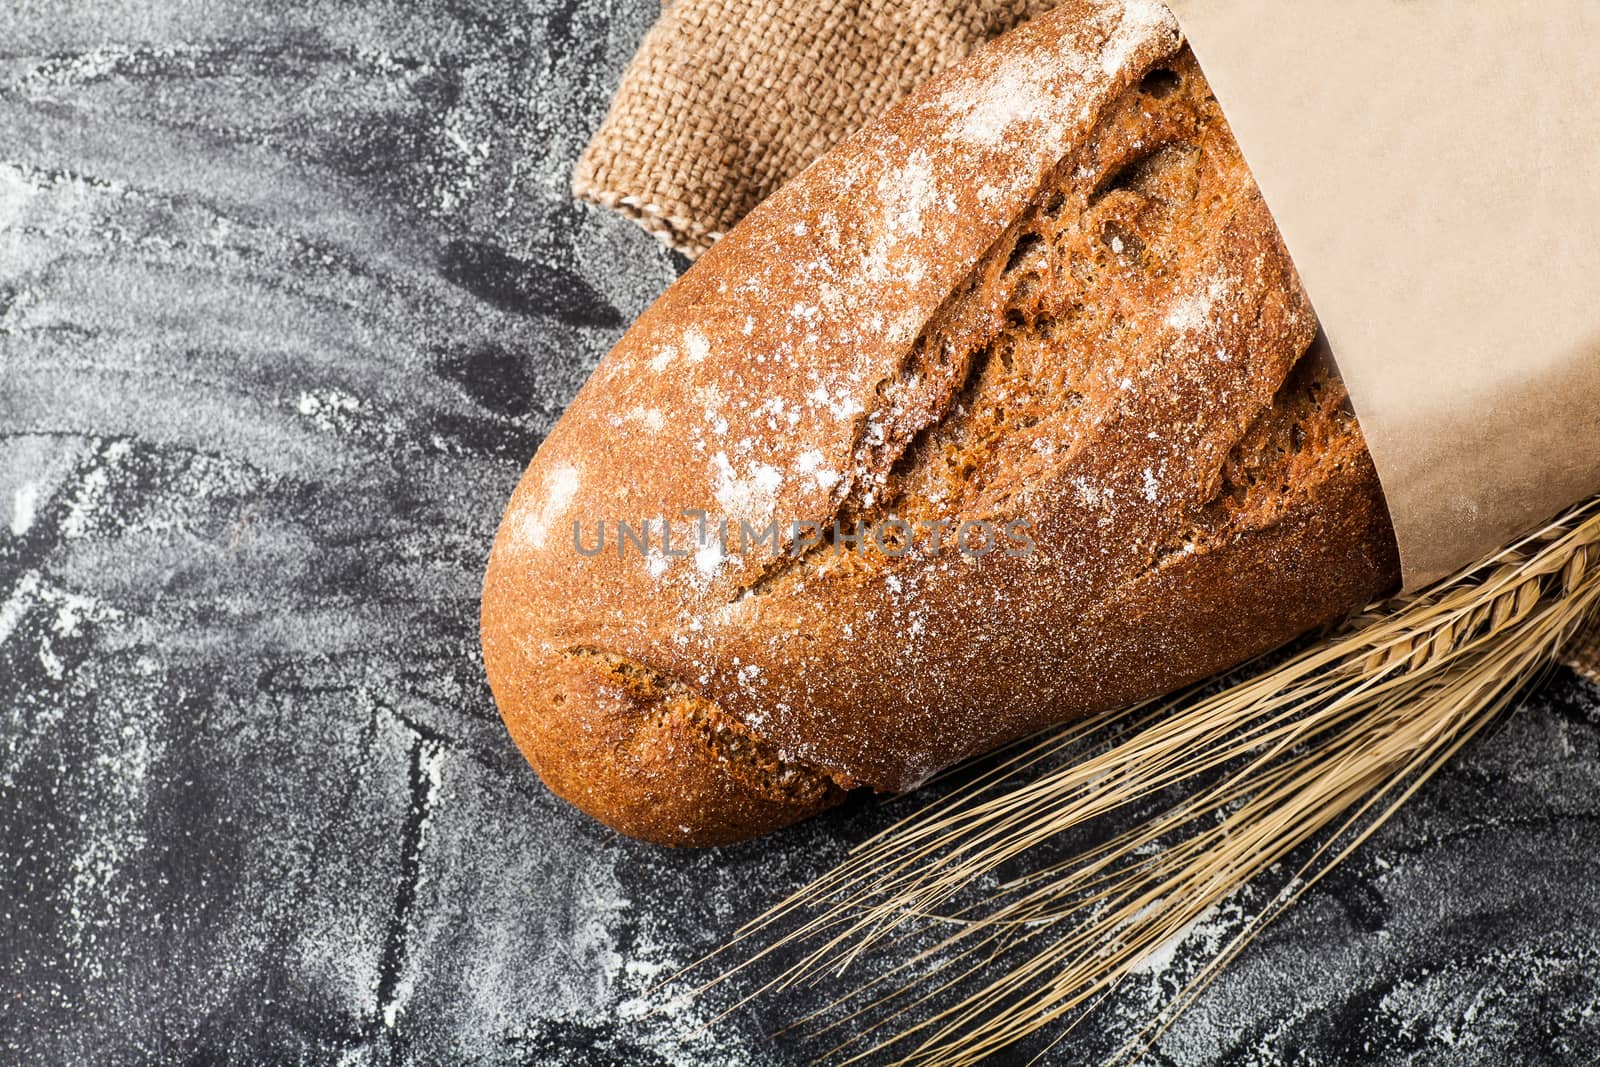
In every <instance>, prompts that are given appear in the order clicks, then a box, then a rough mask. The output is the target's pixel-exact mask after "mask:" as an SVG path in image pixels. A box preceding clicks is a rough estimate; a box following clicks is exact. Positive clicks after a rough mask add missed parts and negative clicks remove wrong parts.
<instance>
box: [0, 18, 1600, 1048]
mask: <svg viewBox="0 0 1600 1067" xmlns="http://www.w3.org/2000/svg"><path fill="white" fill-rule="evenodd" d="M656 9H657V4H656V3H655V0H638V2H636V3H630V4H627V5H623V6H621V7H620V8H619V9H617V10H611V9H609V8H608V7H606V6H605V5H601V4H598V3H595V2H593V0H567V2H548V0H535V2H534V3H531V4H524V3H513V2H508V0H474V2H467V0H456V2H451V0H418V2H415V3H380V2H377V0H371V2H365V3H363V2H356V0H347V2H343V0H304V2H296V3H267V4H263V3H259V2H254V0H213V2H210V3H206V4H193V3H185V2H182V0H147V2H137V3H135V2H132V0H105V2H103V3H95V4H77V3H67V2H64V0H56V2H50V0H12V3H11V4H10V5H8V7H7V10H6V12H5V14H4V15H3V16H0V698H3V700H0V714H3V719H0V1060H3V1061H5V1062H8V1063H9V1062H18V1063H66V1062H74V1063H155V1062H163V1063H170V1062H188V1061H192V1062H205V1063H210V1062H226V1061H232V1062H246V1061H268V1062H287V1061H302V1062H314V1063H335V1062H338V1063H350V1064H363V1063H377V1062H402V1063H437V1062H462V1063H539V1064H545V1063H550V1064H589V1063H594V1064H601V1063H606V1064H609V1063H627V1064H636V1063H637V1064H703V1063H704V1064H747V1063H766V1064H782V1063H788V1062H796V1061H797V1057H798V1053H797V1051H796V1050H795V1048H794V1047H792V1046H791V1045H788V1044H785V1043H784V1042H782V1041H778V1042H773V1041H770V1040H767V1039H766V1038H764V1037H762V1036H761V1035H762V1033H763V1032H764V1030H765V1029H767V1028H769V1027H771V1026H773V1025H774V1024H776V1023H777V1022H779V1021H781V1020H783V1019H786V1018H790V1017H792V1016H793V1015H794V1014H795V1013H796V1012H797V1011H798V1010H799V1009H801V1008H802V1007H804V1002H803V1001H800V1000H796V1001H791V1002H767V1003H765V1004H764V1005H763V1006H762V1007H761V1008H760V1009H759V1010H758V1011H757V1012H755V1013H753V1014H748V1015H742V1016H736V1017H734V1018H733V1019H731V1020H729V1021H727V1022H725V1023H722V1024H719V1025H718V1026H717V1027H714V1028H711V1029H702V1028H701V1024H702V1023H704V1022H705V1021H707V1020H708V1019H709V1018H710V1016H711V1014H712V1009H711V1007H709V1006H706V1005H702V1004H690V1005H687V1006H684V1005H679V1006H677V1007H676V1008H673V1009H671V1010H667V1011H664V1012H659V1013H656V1014H653V1015H644V1014H643V1012H642V1007H643V1005H644V1001H642V1000H641V999H640V998H641V996H642V994H643V993H644V991H645V990H646V988H647V987H648V986H649V985H650V984H651V983H652V982H653V981H654V979H655V977H656V976H657V975H658V974H660V973H662V972H663V971H666V970H670V969H671V968H673V967H675V966H677V965H679V964H682V963H685V962H688V961H689V960H691V959H693V958H695V957H696V956H697V955H698V954H700V953H701V952H703V951H705V950H707V949H708V948H710V947H712V946H714V945H716V944H717V943H718V942H719V941H720V940H721V939H722V938H723V937H724V936H725V935H726V934H727V933H728V932H729V931H731V930H732V929H733V928H734V926H736V925H737V923H738V922H739V921H740V920H742V919H743V918H747V917H749V916H751V915H753V914H755V913H756V912H758V911H759V910H760V909H761V908H762V907H763V906H764V905H765V904H767V903H770V902H771V901H773V900H774V899H776V898H777V897H778V896H779V895H781V894H782V893H783V892H785V891H787V890H789V889H792V888H794V887H796V886H798V885H800V884H802V883H803V882H805V881H806V880H807V879H809V878H810V877H812V876H814V875H815V874H817V873H819V872H821V871H822V870H824V869H825V868H826V867H827V866H828V865H829V864H830V863H832V862H833V861H834V860H836V859H837V858H838V857H839V856H840V855H842V853H843V851H844V849H845V848H846V847H847V845H848V844H849V843H850V842H852V841H856V840H859V839H860V838H861V837H863V836H864V835H865V834H866V833H867V832H868V831H869V830H870V829H871V828H873V827H876V826H879V825H881V824H882V823H883V821H884V820H885V819H886V818H887V817H888V814H887V810H886V809H884V808H882V807H880V806H878V805H874V804H855V805H852V806H850V807H849V808H847V809H846V810H844V811H842V812H839V813H835V814H834V815H831V816H829V817H826V818H824V819H820V820H817V821H815V822H813V823H811V824H810V825H808V826H805V827H802V828H799V829H796V830H794V831H791V832H788V833H784V834H780V835H777V836H775V837H773V838H771V839H769V840H767V841H763V842H759V843H756V844H753V845H749V846H745V847H741V848H735V849H728V850H723V851H720V852H703V853H675V852H665V851H661V850H658V849H654V848H651V847H649V846H644V845H640V844H637V843H634V842H630V841H626V840H622V839H619V838H617V837H616V836H614V835H613V834H611V833H609V832H608V831H606V830H605V829H603V828H601V827H599V826H597V825H595V824H593V823H591V822H589V821H587V820H585V819H584V818H582V817H580V816H578V815H576V814H575V813H574V812H572V811H570V810H568V809H567V808H565V807H564V806H562V805H561V804H559V803H558V802H556V801H555V800H553V799H552V798H551V797H550V796H549V795H548V794H547V793H546V792H545V791H544V790H543V789H542V787H541V786H540V785H539V783H538V782H537V780H536V779H535V778H534V777H533V775H532V774H531V773H530V772H529V771H528V770H527V769H526V767H525V766H524V765H523V764H522V761H521V759H520V758H519V757H518V755H517V753H516V752H515V751H514V749H513V748H512V746H511V745H510V743H509V742H508V740H507V739H506V737H505V735H504V733H503V731H502V729H501V727H500V724H499V721H498V719H497V717H496V715H495V712H494V708H493V705H492V703H491V700H490V697H489V694H488V690H487V688H486V686H485V684H484V681H483V677H482V670H481V664H480V661H479V656H478V650H477V641H476V618H477V599H476V596H477V591H478V583H479V578H480V573H481V568H482V565H483V562H484V558H485V554H486V552H487V548H488V545H489V541H490V537H491V535H492V533H493V530H494V527H495V523H496V521H497V519H498V517H499V512H500V508H501V506H502V504H503V503H504V501H505V499H506V497H507V495H508V494H509V492H510V490H511V487H512V485H513V484H514V482H515V480H516V477H517V475H518V473H519V471H520V469H521V468H522V466H523V464H524V463H525V462H526V461H527V459H528V458H529V456H530V455H531V454H532V453H533V450H534V448H535V446H536V444H537V443H538V441H539V439H540V436H541V434H543V433H544V432H545V431H546V430H547V429H548V428H549V426H550V424H551V422H552V421H553V419H554V418H555V417H556V415H557V414H558V413H559V412H560V411H561V409H562V406H563V405H564V404H565V403H566V402H567V401H568V400H569V399H570V397H571V396H572V394H573V393H574V391H575V390H576V389H577V387H578V385H579V384H580V383H581V381H582V380H583V377H584V375H585V374H586V372H587V371H588V370H589V368H591V367H592V366H593V365H594V363H595V361H596V360H597V359H598V358H599V356H600V354H601V353H602V352H603V351H604V350H605V349H606V348H607V346H608V345H609V344H610V343H611V342H613V341H614V340H615V339H616V337H617V336H618V335H619V333H620V332H621V329H622V328H623V325H624V324H625V323H626V322H627V321H629V320H630V319H631V318H632V316H634V315H635V314H637V313H638V312H639V311H640V310H641V309H642V308H643V307H644V306H645V305H646V304H647V303H648V302H649V300H650V299H651V298H652V297H653V296H654V294H655V293H657V292H658V291H659V290H660V289H661V288H662V287H663V286H665V285H666V284H667V283H668V282H669V281H670V280H671V278H672V277H673V275H674V272H675V269H676V265H675V263H674V261H673V260H672V258H671V257H670V256H669V255H668V254H667V253H665V252H663V251H661V250H660V249H659V248H658V247H657V246H655V245H654V244H653V243H652V242H651V241H650V240H649V239H648V238H647V237H645V236H644V235H643V234H641V233H639V232H637V231H636V230H635V229H634V228H633V227H632V226H631V225H629V224H627V223H625V222H623V221H622V220H620V219H617V218H613V217H610V216H608V215H607V214H605V213H603V212H599V211H596V210H592V209H589V208H587V207H583V206H578V205H575V204H573V203H571V202H570V201H569V199H568V197H567V194H566V176H567V174H568V171H569V168H570V166H571V164H572V161H573V160H574V158H575V157H576V154H577V152H578V150H579V148H580V147H581V145H582V143H583V141H584V139H585V138H586V136H587V134H588V133H589V132H590V130H591V129H592V128H593V126H594V125H595V123H596V122H597V121H598V118H599V115H600V114H601V112H602V111H603V108H604V103H605V99H606V94H607V91H608V89H609V87H610V86H611V85H612V84H613V83H614V79H615V78H616V76H617V74H618V72H619V71H620V70H621V67H622V65H623V64H624V63H625V61H626V59H627V57H628V56H629V55H630V54H631V52H632V49H633V48H634V46H635V44H636V43H637V40H638V38H639V36H640V35H641V34H642V33H643V31H644V28H645V27H646V26H647V25H648V22H649V20H650V18H651V16H652V14H653V12H654V11H655V10H656ZM1597 881H1600V698H1597V694H1596V692H1595V690H1594V689H1592V688H1590V687H1587V686H1586V685H1584V684H1583V683H1580V682H1579V681H1577V680H1576V679H1575V678H1573V677H1572V676H1570V675H1568V674H1560V675H1557V676H1555V677H1554V678H1553V679H1552V680H1551V681H1550V682H1549V683H1547V684H1546V685H1544V686H1543V687H1542V688H1541V689H1540V690H1539V691H1537V692H1536V693H1535V694H1534V695H1533V696H1532V697H1531V698H1530V699H1529V700H1528V701H1527V702H1526V705H1525V706H1524V707H1523V708H1522V709H1521V710H1520V711H1519V712H1518V713H1517V715H1516V716H1515V717H1513V718H1512V719H1510V721H1509V722H1508V724H1507V725H1506V726H1505V727H1504V728H1503V729H1501V730H1500V731H1498V732H1497V733H1496V734H1494V735H1493V736H1491V737H1488V738H1485V739H1483V740H1481V741H1480V742H1478V743H1476V744H1474V745H1473V746H1472V748H1471V749H1470V750H1469V752H1468V753H1466V754H1465V755H1464V756H1463V757H1462V758H1461V759H1459V760H1458V761H1457V762H1456V763H1455V765H1454V766H1453V767H1452V768H1451V769H1450V770H1449V771H1448V772H1447V773H1445V774H1444V775H1442V776H1441V777H1440V778H1439V779H1438V780H1437V781H1435V782H1434V783H1433V784H1431V785H1430V786H1429V787H1428V788H1426V789H1425V790H1424V791H1423V793H1422V794H1421V795H1420V796H1419V797H1418V798H1417V800H1416V801H1415V802H1414V803H1413V804H1412V805H1411V806H1410V807H1409V809H1408V810H1406V811H1405V812H1404V813H1403V814H1402V816H1401V817H1399V818H1398V819H1397V821H1396V822H1395V823H1394V824H1392V825H1391V826H1390V827H1389V828H1387V829H1386V830H1385V831H1384V832H1383V833H1382V834H1381V835H1380V836H1379V838H1378V839H1377V840H1376V841H1374V842H1372V843H1371V844H1370V845H1369V846H1368V847H1366V848H1364V849H1363V850H1362V851H1361V852H1360V853H1359V854H1358V855H1357V856H1356V857H1355V858H1354V859H1353V860H1352V861H1351V862H1350V863H1349V864H1348V865H1347V866H1346V867H1345V868H1344V869H1342V870H1341V871H1340V872H1339V873H1338V875H1337V876H1336V877H1334V878H1332V879H1330V880H1329V881H1328V882H1326V883H1324V884H1322V885H1320V886H1318V887H1317V888H1316V889H1315V890H1314V891H1313V892H1311V893H1310V894H1309V896H1308V897H1307V898H1306V900H1305V901H1304V902H1303V903H1302V905H1301V906H1300V907H1299V908H1297V909H1296V910H1295V911H1294V912H1293V913H1292V914H1291V915H1290V916H1289V917H1288V918H1287V919H1285V920H1284V921H1282V922H1281V923H1279V924H1278V925H1277V926H1275V927H1274V928H1272V929H1271V931H1270V932H1269V933H1268V934H1267V935H1266V936H1265V937H1264V938H1263V939H1262V940H1261V941H1259V942H1258V943H1257V944H1256V945H1255V946H1253V947H1252V948H1251V950H1250V951H1248V952H1247V954H1246V955H1245V956H1244V957H1243V958H1242V959H1241V960H1240V961H1239V962H1238V964H1237V966H1235V967H1234V968H1233V969H1232V970H1231V971H1230V972H1228V974H1227V975H1225V977H1224V978H1223V979H1222V980H1221V981H1220V982H1219V983H1218V984H1217V985H1216V986H1215V987H1213V988H1212V989H1211V990H1210V991H1209V992H1208V994H1207V995H1206V996H1205V997H1204V998H1203V999H1202V1001H1201V1002H1200V1004H1199V1005H1198V1006H1197V1007H1196V1009H1195V1010H1194V1011H1193V1012H1192V1013H1190V1014H1189V1015H1188V1016H1187V1017H1186V1018H1185V1019H1184V1020H1183V1021H1182V1022H1181V1023H1180V1025H1179V1026H1178V1027H1177V1028H1176V1029H1175V1030H1174V1031H1172V1033H1171V1034H1169V1035H1168V1037H1167V1038H1166V1040H1165V1041H1164V1042H1163V1043H1162V1045H1161V1046H1160V1047H1159V1049H1158V1050H1157V1052H1156V1053H1155V1054H1154V1055H1153V1057H1152V1060H1153V1062H1158V1063H1172V1064H1205V1063H1219V1062H1241V1063H1255V1062H1260V1063H1267V1062H1278V1061H1291V1062H1298V1063H1307V1064H1332V1063H1346V1062H1373V1063H1429V1064H1476V1063H1511V1062H1517V1063H1536V1062H1549V1063H1588V1062H1594V1061H1595V1060H1597V1059H1600V899H1597V895H1596V893H1595V886H1596V884H1597ZM1125 1022H1126V1020H1123V1019H1120V1018H1112V1019H1109V1020H1107V1021H1106V1022H1105V1023H1104V1025H1106V1026H1108V1027H1109V1028H1110V1029H1111V1030H1112V1032H1115V1030H1116V1028H1117V1027H1118V1026H1121V1025H1124V1023H1125ZM1082 1051H1083V1050H1082V1049H1081V1048H1080V1047H1079V1046H1077V1045H1073V1044H1063V1045H1062V1046H1059V1047H1057V1049H1056V1050H1055V1051H1054V1053H1053V1054H1052V1056H1051V1058H1050V1062H1057V1063H1073V1062H1078V1060H1079V1059H1081V1054H1082Z"/></svg>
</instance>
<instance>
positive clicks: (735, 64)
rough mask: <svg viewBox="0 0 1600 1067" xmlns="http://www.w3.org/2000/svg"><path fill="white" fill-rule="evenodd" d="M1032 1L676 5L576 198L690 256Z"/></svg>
mask: <svg viewBox="0 0 1600 1067" xmlns="http://www.w3.org/2000/svg"><path fill="white" fill-rule="evenodd" d="M1052 6H1053V5H1052V4H1050V3H1047V2H1043V3H1042V2H1039V0H1031V2H1030V0H1010V2H991V3H975V4H963V3H955V2H953V0H931V2H928V0H924V2H917V0H859V2H843V0H816V2H812V3H798V4H797V3H786V2H783V0H753V2H744V3H741V2H739V0H676V2H674V3H673V4H671V5H670V6H669V7H667V8H666V10H664V11H663V12H662V14H661V18H660V20H659V21H657V22H656V24H655V26H654V27H653V28H652V29H651V30H650V32H649V34H648V35H647V36H646V37H645V40H644V44H643V45H642V46H641V47H640V49H639V54H638V55H637V56H635V57H634V60H633V63H632V64H631V65H630V66H629V67H628V70H627V73H625V74H624V75H623V77H622V84H621V86H620V87H619V88H618V89H617V95H616V98H615V99H614V100H613V101H612V103H611V111H610V113H609V114H607V115H606V118H605V121H604V122H603V123H602V124H601V126H600V130H599V132H598V133H596V134H595V136H594V140H593V141H591V142H590V143H589V146H588V148H587V149H586V150H585V151H584V153H583V156H582V158H581V159H580V160H579V161H578V167H577V170H576V172H575V173H574V175H573V182H572V187H573V191H574V192H575V193H576V194H577V195H578V196H579V197H580V198H582V199H584V200H589V201H593V202H594V203H598V204H604V205H605V206H607V207H609V208H613V209H615V210H617V211H620V212H622V213H623V214H625V215H628V216H629V217H631V218H633V219H635V220H637V221H638V222H639V224H640V225H642V226H643V227H644V228H645V229H647V230H649V231H650V232H651V233H654V234H655V235H657V236H658V237H660V238H662V239H663V240H665V241H666V242H668V243H669V244H671V245H672V246H673V247H675V248H677V249H679V250H680V251H682V252H683V253H685V254H686V255H689V256H696V255H699V254H700V253H701V252H704V251H705V250H706V249H707V248H709V247H710V246H711V244H712V242H714V241H715V240H716V239H717V238H718V237H720V236H722V234H723V233H725V232H726V231H727V230H728V228H729V227H731V226H732V225H733V224H734V223H735V222H738V221H739V219H741V218H743V217H744V215H745V213H746V212H748V211H749V210H750V209H751V208H752V207H754V206H755V205H756V204H758V203H760V202H761V201H762V200H763V199H764V198H765V197H766V196H767V195H768V194H769V193H771V192H772V191H773V190H774V189H776V188H777V187H778V186H780V185H782V184H783V183H784V182H785V181H786V180H788V179H789V178H791V177H793V176H794V175H796V174H798V173H800V171H802V170H804V169H805V167H806V165H807V164H808V163H810V162H811V161H812V160H813V159H816V158H817V157H818V156H820V155H821V154H822V153H824V152H826V151H827V150H828V149H829V148H832V147H833V146H834V145H835V144H837V143H838V142H839V141H840V139H842V138H843V137H845V136H846V135H847V134H849V133H850V132H851V131H852V130H855V129H857V128H859V127H860V126H862V125H863V124H865V123H866V122H868V121H869V120H871V119H873V118H875V117H877V116H878V115H880V114H882V113H883V112H884V111H885V110H887V109H888V107H889V106H890V105H891V104H893V103H894V102H895V101H897V100H899V99H900V98H901V97H903V96H905V95H906V93H908V92H909V91H910V90H911V89H913V88H914V87H915V86H916V85H917V84H918V83H919V82H921V81H923V80H924V79H926V78H927V77H928V76H929V75H931V74H934V73H936V72H937V71H940V70H943V69H944V68H945V67H948V66H949V65H950V64H952V63H954V62H956V61H957V60H959V59H961V58H962V57H964V56H965V55H967V53H969V52H970V51H972V49H973V48H974V47H976V46H977V45H978V44H980V43H982V42H983V41H985V40H987V39H988V38H990V37H994V36H997V35H999V34H1000V33H1003V32H1004V31H1006V30H1008V29H1010V28H1011V27H1012V26H1015V25H1016V24H1017V23H1019V22H1021V21H1022V20H1024V19H1025V18H1027V17H1028V16H1030V15H1032V14H1034V13H1036V12H1038V11H1043V10H1045V9H1047V8H1049V7H1052Z"/></svg>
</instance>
